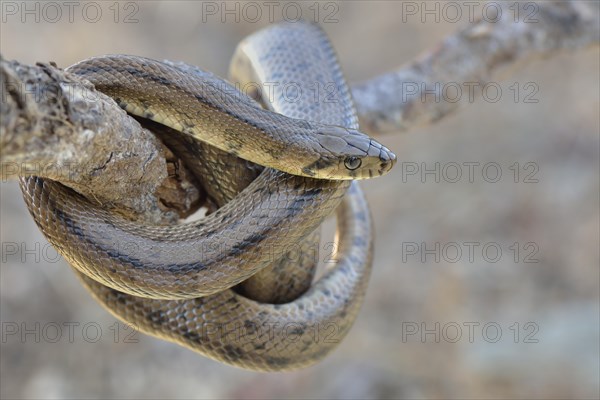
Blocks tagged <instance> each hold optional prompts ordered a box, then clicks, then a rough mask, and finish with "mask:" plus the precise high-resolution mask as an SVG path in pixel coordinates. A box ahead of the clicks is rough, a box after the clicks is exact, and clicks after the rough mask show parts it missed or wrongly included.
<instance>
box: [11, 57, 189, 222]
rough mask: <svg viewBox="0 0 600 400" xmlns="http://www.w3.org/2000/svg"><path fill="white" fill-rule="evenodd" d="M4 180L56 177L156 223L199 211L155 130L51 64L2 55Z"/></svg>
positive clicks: (186, 176)
mask: <svg viewBox="0 0 600 400" xmlns="http://www.w3.org/2000/svg"><path fill="white" fill-rule="evenodd" d="M0 85H1V94H2V103H1V110H0V115H1V117H2V122H1V124H0V161H1V166H2V180H3V181H5V180H7V179H15V178H16V177H18V176H19V175H37V176H41V177H44V178H49V179H54V180H57V181H60V182H62V183H63V184H65V185H67V186H69V187H71V188H72V189H74V190H76V191H77V192H79V193H81V194H83V195H85V196H86V197H87V198H89V199H90V200H92V201H96V202H97V203H99V204H102V205H103V206H105V207H108V208H115V209H118V210H120V211H121V212H123V213H125V214H126V215H128V216H129V217H131V218H143V219H144V220H146V221H150V222H153V223H169V222H174V221H176V220H177V219H178V218H179V216H180V215H186V214H187V213H188V212H190V211H193V208H194V207H195V205H196V203H198V200H199V194H200V192H199V191H198V189H197V188H196V187H195V186H194V185H193V184H192V182H191V180H190V178H189V174H187V173H186V170H185V168H183V166H181V165H180V163H179V161H178V160H177V159H176V158H175V157H174V156H173V154H172V153H170V151H169V150H168V149H167V148H166V147H164V146H163V145H162V143H161V142H160V141H159V140H158V139H157V138H156V136H155V135H153V134H152V133H151V132H149V131H147V130H145V129H143V128H142V127H141V126H140V125H139V123H138V122H137V121H136V120H134V119H133V118H130V117H129V116H128V115H127V114H126V113H125V112H124V111H123V110H121V109H120V108H119V106H118V105H117V104H116V103H115V102H114V101H113V100H112V99H110V98H109V97H106V96H104V95H103V94H101V93H99V92H97V91H95V90H94V88H93V87H91V85H90V84H89V83H87V82H85V81H81V80H80V79H78V77H76V76H73V75H71V74H69V73H66V72H64V71H62V70H60V69H58V68H56V66H55V65H52V64H38V65H37V66H26V65H22V64H19V63H18V62H15V61H12V62H8V61H6V60H3V59H1V58H0Z"/></svg>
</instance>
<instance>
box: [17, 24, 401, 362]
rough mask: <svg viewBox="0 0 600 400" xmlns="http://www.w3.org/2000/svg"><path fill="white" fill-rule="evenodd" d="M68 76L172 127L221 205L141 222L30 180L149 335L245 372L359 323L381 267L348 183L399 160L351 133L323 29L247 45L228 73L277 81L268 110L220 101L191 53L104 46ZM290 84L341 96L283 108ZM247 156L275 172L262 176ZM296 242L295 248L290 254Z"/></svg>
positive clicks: (64, 246)
mask: <svg viewBox="0 0 600 400" xmlns="http://www.w3.org/2000/svg"><path fill="white" fill-rule="evenodd" d="M69 70H70V71H71V72H73V73H75V74H79V75H80V76H81V77H83V78H86V79H89V80H90V81H91V82H92V83H93V84H94V85H95V86H96V89H98V90H100V91H103V92H105V93H106V94H108V95H110V96H112V97H113V98H115V100H116V101H117V102H118V103H119V104H120V105H121V106H122V107H123V108H125V109H126V110H127V111H128V112H129V113H131V114H134V115H137V116H139V117H143V118H149V119H152V120H154V121H155V122H158V123H161V124H163V125H165V126H166V127H169V128H172V129H169V128H164V129H165V131H164V132H163V134H165V132H166V136H167V137H169V138H172V139H173V141H174V143H175V144H174V146H175V147H176V148H177V149H179V150H181V151H178V152H177V153H178V155H179V156H180V157H181V158H182V159H183V160H184V161H185V162H186V163H187V164H188V166H189V167H190V169H191V170H192V171H193V172H194V173H195V174H196V175H197V177H198V178H199V181H200V183H201V184H202V185H203V186H204V188H205V190H206V191H207V193H208V194H209V196H211V198H212V199H213V201H214V202H215V203H216V204H217V205H218V206H219V207H220V208H219V209H218V210H217V211H216V212H214V213H212V214H210V215H208V216H207V217H205V218H204V219H202V220H200V221H197V222H194V223H188V224H180V225H175V226H168V227H158V226H146V225H143V224H140V223H137V222H132V221H128V220H125V219H124V218H123V217H120V216H118V215H115V214H113V213H110V212H108V211H106V210H103V209H101V208H99V207H97V206H95V205H93V204H91V203H88V202H87V201H85V199H83V198H82V197H81V196H78V195H76V194H75V193H73V192H72V191H71V190H69V189H67V188H65V187H63V186H62V185H60V184H59V183H56V182H51V181H47V180H43V179H41V178H38V177H27V178H22V179H21V188H22V190H23V194H24V197H25V200H26V203H27V206H28V208H29V210H30V212H31V214H32V215H33V217H34V219H35V221H36V223H37V224H38V226H39V227H40V229H41V230H42V232H43V233H44V234H45V235H46V237H47V238H48V240H49V241H50V242H51V243H52V244H53V245H54V246H55V247H56V248H57V249H59V251H60V253H61V254H62V255H63V256H64V257H65V258H66V259H67V260H68V261H69V263H70V264H71V265H72V267H73V268H74V269H75V271H76V272H77V273H78V274H79V275H80V277H81V279H82V281H83V282H84V284H85V285H86V287H87V288H88V289H89V290H90V292H91V293H92V294H93V296H94V297H95V298H96V299H97V300H98V301H99V302H100V303H102V304H103V305H104V306H105V307H106V308H107V309H108V310H109V311H110V312H111V313H112V314H114V315H115V316H116V317H117V318H119V319H121V320H123V321H126V322H128V323H131V324H133V325H134V326H136V327H137V328H138V329H140V330H141V331H142V332H145V333H148V334H150V335H153V336H156V337H160V338H162V339H165V340H168V341H172V342H175V343H178V344H180V345H183V346H185V347H188V348H190V349H192V350H195V351H198V352H200V353H201V354H203V355H206V356H208V357H210V358H213V359H216V360H220V361H223V362H225V363H228V364H231V365H234V366H238V367H243V368H248V369H255V370H264V371H274V370H287V369H294V368H299V367H304V366H307V365H310V364H313V363H314V362H316V361H318V360H320V359H322V358H323V357H324V356H325V355H326V354H328V353H329V352H330V351H331V350H332V349H333V348H335V346H336V345H337V344H338V343H339V342H340V340H341V339H342V338H343V337H344V336H345V335H346V334H347V332H348V331H349V329H350V327H351V325H352V323H353V321H354V319H355V318H356V315H357V313H358V310H359V308H360V305H361V303H362V300H363V297H364V294H365V290H366V287H367V283H368V279H369V275H370V271H371V264H372V250H373V241H372V226H371V218H370V212H369V209H368V205H367V202H366V199H365V197H364V195H363V194H362V191H361V190H360V188H359V186H358V183H357V182H353V181H350V180H348V179H355V178H368V177H370V176H378V175H382V174H384V173H386V172H387V171H389V169H390V168H391V167H392V166H393V164H394V162H395V156H394V155H393V153H391V152H390V151H389V150H387V149H386V148H385V147H384V146H382V145H380V144H379V143H377V142H376V141H374V140H373V139H371V138H368V137H367V136H366V135H364V134H361V133H360V132H358V131H357V128H358V119H357V116H356V112H355V110H354V106H353V103H352V99H351V96H350V91H349V90H348V87H347V86H346V83H345V81H344V79H343V76H342V73H341V69H340V67H339V65H338V62H337V59H336V56H335V53H334V51H333V49H332V47H331V45H330V43H329V41H328V39H327V37H326V36H325V34H324V33H323V32H322V31H321V30H320V29H319V28H318V27H317V26H316V25H311V24H304V23H296V24H281V25H274V26H271V27H269V28H268V29H265V30H263V31H260V32H258V33H256V34H254V35H252V36H250V37H249V38H247V39H246V40H244V41H243V42H242V43H240V45H239V46H238V49H237V51H236V54H235V56H234V59H233V61H232V68H231V78H232V80H236V81H238V82H240V83H242V84H244V83H248V82H258V83H266V82H273V81H277V82H278V83H279V84H280V85H279V86H276V89H275V93H274V96H273V97H272V98H268V96H266V94H265V93H263V94H262V96H261V95H260V94H259V95H258V96H257V98H258V99H261V100H262V102H263V106H264V107H265V108H266V109H262V108H260V105H258V103H256V102H255V101H254V100H252V99H251V98H249V97H247V96H245V95H243V94H241V93H239V94H238V95H236V96H235V99H232V101H228V102H226V103H227V104H228V105H223V104H222V103H219V102H218V101H217V100H216V97H218V96H214V90H213V91H212V93H213V94H212V95H211V94H210V93H208V90H207V87H208V86H211V85H213V86H214V85H216V87H221V88H224V87H225V86H227V88H229V86H228V84H227V83H226V82H224V81H222V80H220V79H219V78H217V77H215V76H214V75H212V74H209V73H207V72H204V71H202V70H200V69H198V68H196V67H192V66H189V65H185V64H181V63H179V64H175V63H171V62H164V63H162V62H158V61H153V60H149V59H144V58H140V57H134V56H106V57H100V58H94V59H90V60H86V61H84V62H82V63H79V64H77V65H75V66H73V67H70V68H69ZM289 82H294V83H296V84H297V85H298V86H299V87H300V88H308V87H309V85H314V84H315V83H316V84H321V85H323V84H332V83H333V84H334V86H335V89H336V90H335V92H334V95H335V99H334V100H335V101H325V98H324V97H325V95H326V94H325V93H323V94H320V95H319V97H318V98H317V99H316V102H315V99H314V98H313V96H312V94H311V95H310V96H309V95H306V94H305V95H304V96H300V100H299V101H296V102H289V101H287V99H286V97H285V93H284V92H283V90H282V88H284V87H285V84H286V83H289ZM277 88H278V89H277ZM219 95H223V94H222V93H220V94H219ZM229 96H230V95H229ZM269 109H270V110H269ZM173 130H177V131H179V132H174V131H173ZM215 132H217V133H219V134H218V135H217V134H215ZM261 135H262V136H261ZM315 135H316V136H315ZM317 136H318V139H314V138H315V137H317ZM190 137H192V138H196V139H201V140H200V141H198V140H190V139H189V138H190ZM257 137H263V138H264V139H265V140H264V142H261V143H259V142H258V141H257V140H256V138H257ZM314 140H317V141H318V142H314ZM315 143H316V144H315ZM305 144H306V145H307V148H308V150H304V149H303V148H302V146H303V145H305ZM299 149H301V150H299ZM315 149H318V150H315ZM332 149H333V150H339V152H338V153H337V154H336V153H335V151H332ZM317 151H318V153H319V156H318V158H315V154H316V152H317ZM243 159H247V160H250V161H253V162H259V163H261V164H262V165H264V166H266V167H267V168H264V169H263V170H262V172H260V173H259V174H258V176H256V171H257V169H248V168H246V165H247V164H246V161H244V160H243ZM282 166H283V167H282ZM270 167H273V168H279V169H282V171H280V170H276V169H271V168H270ZM280 167H282V168H280ZM341 170H345V171H346V172H343V174H345V175H343V176H342V175H340V174H342V172H340V171H341ZM232 171H235V172H236V173H234V172H232ZM239 171H244V173H242V174H240V173H239ZM286 172H297V173H298V174H297V175H292V174H288V173H286ZM315 177H318V178H332V179H314V178H315ZM336 209H337V234H336V236H337V248H336V250H337V251H336V255H335V259H334V262H333V265H331V266H330V268H328V270H327V271H326V272H325V273H324V275H323V276H322V277H321V278H320V279H319V280H318V281H316V282H315V283H313V282H312V281H313V277H314V274H315V269H316V264H317V261H318V257H314V256H311V255H312V254H313V252H312V251H314V249H317V250H318V249H319V248H320V233H319V231H318V227H319V225H320V224H321V222H322V221H323V220H324V219H325V218H326V217H327V216H329V215H330V214H332V213H333V211H335V210H336ZM119 243H120V244H123V243H134V244H135V246H126V247H125V246H121V247H120V248H116V244H119ZM294 246H295V247H294ZM275 248H278V249H282V250H281V251H280V252H278V253H274V250H273V249H275ZM292 248H297V249H299V251H298V252H297V253H298V254H297V255H296V256H294V257H292V256H291V254H292V253H291V252H290V253H286V252H287V251H288V250H290V249H292ZM311 250H312V251H311ZM318 253H319V252H318V251H317V255H318ZM274 254H277V256H276V257H275V256H274Z"/></svg>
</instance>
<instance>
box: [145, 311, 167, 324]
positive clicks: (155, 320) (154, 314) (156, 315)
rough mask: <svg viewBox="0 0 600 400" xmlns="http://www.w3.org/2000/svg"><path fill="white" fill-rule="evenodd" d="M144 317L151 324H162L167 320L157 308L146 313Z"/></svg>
mask: <svg viewBox="0 0 600 400" xmlns="http://www.w3.org/2000/svg"><path fill="white" fill-rule="evenodd" d="M146 319H147V320H148V321H150V322H152V324H154V325H163V324H164V323H165V322H167V319H166V318H165V316H164V314H163V313H162V312H161V311H158V310H157V311H151V312H149V313H148V314H146Z"/></svg>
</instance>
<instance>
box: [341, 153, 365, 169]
mask: <svg viewBox="0 0 600 400" xmlns="http://www.w3.org/2000/svg"><path fill="white" fill-rule="evenodd" d="M361 164H362V161H361V159H360V158H358V157H354V156H351V157H346V159H345V160H344V166H345V167H346V168H348V169H349V170H350V171H354V170H355V169H357V168H358V167H360V165H361Z"/></svg>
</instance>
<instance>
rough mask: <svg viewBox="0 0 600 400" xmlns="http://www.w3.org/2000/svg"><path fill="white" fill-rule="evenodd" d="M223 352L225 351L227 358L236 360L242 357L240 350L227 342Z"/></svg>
mask: <svg viewBox="0 0 600 400" xmlns="http://www.w3.org/2000/svg"><path fill="white" fill-rule="evenodd" d="M223 353H225V356H226V357H227V359H229V360H231V361H236V360H239V359H240V352H239V350H238V349H236V348H235V347H233V346H232V345H230V344H226V345H225V346H223Z"/></svg>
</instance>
